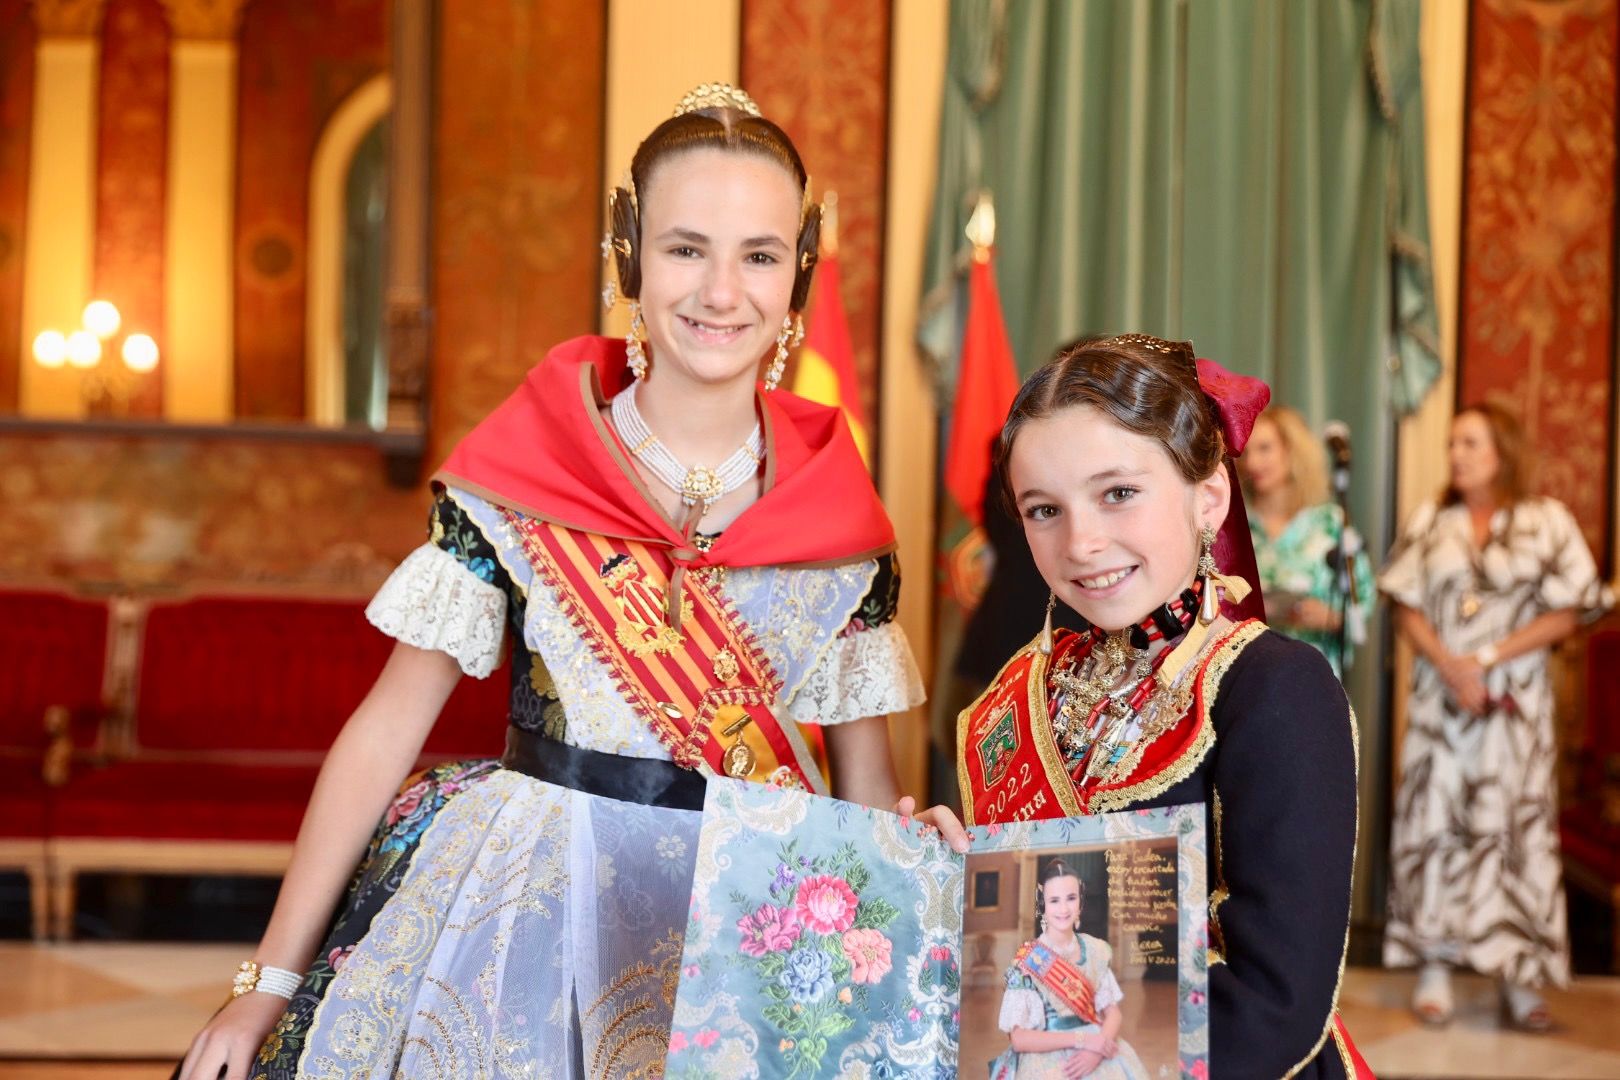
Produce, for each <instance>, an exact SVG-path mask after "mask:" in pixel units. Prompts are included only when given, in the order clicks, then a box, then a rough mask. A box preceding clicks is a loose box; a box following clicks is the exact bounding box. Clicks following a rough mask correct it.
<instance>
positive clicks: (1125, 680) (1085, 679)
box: [1052, 630, 1148, 753]
mask: <svg viewBox="0 0 1620 1080" xmlns="http://www.w3.org/2000/svg"><path fill="white" fill-rule="evenodd" d="M1146 660H1147V654H1146V653H1145V652H1143V651H1141V650H1139V649H1133V648H1132V647H1131V644H1130V634H1129V633H1128V632H1127V631H1123V630H1121V631H1116V632H1114V633H1111V634H1109V635H1108V636H1107V637H1106V638H1104V639H1103V642H1102V645H1101V646H1093V648H1092V650H1091V652H1090V654H1089V655H1087V656H1086V658H1085V659H1084V660H1083V661H1081V664H1080V670H1079V671H1077V670H1075V669H1074V668H1070V669H1067V670H1064V671H1060V672H1057V673H1055V674H1054V675H1053V676H1052V685H1053V686H1054V687H1056V688H1057V690H1058V692H1059V693H1061V694H1063V695H1064V701H1063V705H1062V707H1061V708H1059V709H1058V714H1057V717H1056V718H1055V719H1054V720H1053V722H1052V728H1053V731H1054V732H1055V733H1056V734H1057V737H1058V741H1059V743H1060V744H1061V745H1062V746H1063V748H1064V749H1065V750H1066V751H1069V752H1071V753H1072V752H1076V751H1079V750H1082V749H1083V748H1084V746H1085V743H1086V742H1087V741H1088V739H1087V736H1088V735H1089V734H1090V732H1089V731H1088V730H1087V721H1088V720H1090V719H1091V713H1092V710H1093V709H1095V708H1096V707H1097V705H1098V704H1099V703H1100V702H1101V701H1103V699H1105V698H1108V697H1113V698H1114V701H1113V703H1112V704H1111V705H1110V707H1109V712H1110V714H1113V713H1117V712H1119V711H1120V709H1121V708H1122V707H1123V708H1124V711H1125V712H1126V713H1128V712H1129V711H1130V710H1129V707H1128V706H1127V705H1126V699H1127V698H1128V697H1129V696H1130V693H1131V691H1132V690H1134V689H1135V688H1136V685H1137V684H1138V683H1140V682H1141V681H1142V679H1143V678H1146V677H1147V675H1148V672H1147V671H1146V670H1143V669H1145V668H1146V666H1147V665H1146ZM1082 671H1083V672H1084V674H1081V672H1082Z"/></svg>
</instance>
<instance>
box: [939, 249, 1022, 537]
mask: <svg viewBox="0 0 1620 1080" xmlns="http://www.w3.org/2000/svg"><path fill="white" fill-rule="evenodd" d="M1017 394H1018V374H1017V367H1016V365H1014V363H1013V353H1012V345H1011V344H1010V343H1009V342H1008V340H1007V324H1006V322H1005V320H1003V319H1002V317H1001V297H1000V295H999V294H998V293H997V292H996V276H995V271H994V270H993V269H992V268H991V265H990V259H989V257H988V253H986V254H984V255H982V256H980V257H975V258H974V260H973V268H972V270H971V271H969V274H968V315H967V330H966V331H965V332H964V333H963V335H962V362H961V365H960V368H959V370H958V374H957V379H956V401H955V402H954V403H953V404H952V406H951V441H950V446H949V448H948V449H947V450H946V451H945V487H946V489H947V490H949V491H950V493H951V497H952V498H954V499H955V500H956V504H957V505H958V506H960V507H961V508H962V513H963V514H965V515H967V518H968V520H969V521H971V522H972V523H973V524H974V525H976V526H977V525H983V524H984V485H985V481H986V480H988V479H989V477H990V449H991V442H992V440H994V439H995V437H996V435H997V433H999V432H1000V431H1001V425H1002V423H1003V422H1004V421H1005V420H1006V419H1007V411H1008V410H1009V409H1010V408H1012V403H1013V398H1014V397H1015V396H1017Z"/></svg>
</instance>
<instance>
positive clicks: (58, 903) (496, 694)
mask: <svg viewBox="0 0 1620 1080" xmlns="http://www.w3.org/2000/svg"><path fill="white" fill-rule="evenodd" d="M41 595H45V594H19V593H0V605H4V606H5V607H6V608H8V614H9V609H13V608H15V607H16V606H17V605H18V604H21V605H23V607H22V608H21V609H19V610H24V611H26V612H27V615H28V617H27V618H26V620H19V619H13V618H6V619H0V624H3V625H4V627H5V629H4V630H0V635H14V636H17V637H18V639H19V643H21V644H26V645H27V649H16V650H13V649H7V650H6V651H5V652H3V653H0V657H3V659H0V675H3V678H0V683H4V684H5V686H6V689H5V691H4V694H5V698H4V705H5V708H6V717H7V726H6V728H5V729H4V731H5V737H4V740H3V741H4V743H5V744H6V745H5V748H4V749H5V752H6V753H7V754H10V755H12V756H16V757H18V758H20V759H21V760H24V761H25V762H26V763H27V764H28V768H26V769H17V770H12V771H14V772H16V773H19V774H26V776H27V779H25V780H24V781H23V782H21V783H19V784H18V785H15V786H13V787H11V788H10V790H7V791H5V793H4V794H3V795H0V799H4V800H6V801H5V802H3V803H0V829H3V831H0V853H4V852H6V851H8V850H13V849H14V850H13V854H12V855H11V862H10V863H9V865H11V866H21V867H23V868H24V869H25V870H27V871H28V872H29V873H30V875H31V881H35V880H37V881H39V882H42V883H43V882H47V881H48V890H49V897H48V898H46V897H45V896H44V895H43V890H44V889H45V888H46V887H47V886H46V885H45V884H39V885H36V886H35V887H34V890H33V899H34V908H35V911H34V915H35V931H36V934H38V933H41V932H42V931H43V930H44V929H45V922H44V920H45V919H46V916H47V913H48V916H49V921H50V926H49V930H50V932H51V933H53V934H54V936H57V937H67V936H70V935H71V932H72V924H73V918H74V908H75V899H76V885H77V879H78V876H79V875H80V874H82V873H86V872H133V873H176V874H181V873H220V874H265V875H279V874H281V873H282V871H283V870H284V869H285V867H286V862H287V858H288V856H289V855H290V853H291V848H292V841H293V839H294V837H295V836H296V834H297V831H298V826H299V823H300V822H301V820H302V818H303V813H304V808H305V805H306V804H307V802H308V800H309V796H310V792H311V790H312V789H313V787H314V783H315V777H316V774H317V772H318V771H319V768H320V763H321V760H322V758H323V756H324V754H325V751H326V748H327V747H328V746H329V745H330V744H331V742H332V739H333V738H334V737H335V736H336V734H337V732H338V730H339V729H340V728H341V727H342V725H343V722H344V721H345V720H346V719H347V718H348V716H349V714H350V713H351V712H352V711H353V709H354V707H355V706H356V705H358V704H359V702H360V700H361V699H362V698H363V697H364V696H365V693H366V691H367V690H368V689H369V687H370V685H371V683H372V681H373V680H374V679H375V678H376V676H377V673H378V671H380V670H381V668H382V666H383V663H384V661H385V660H386V659H387V657H388V654H389V652H390V650H391V649H392V648H393V642H392V640H391V639H389V638H388V637H386V636H385V635H383V634H382V633H380V632H378V631H377V630H376V629H375V628H373V627H372V626H371V625H370V624H369V623H367V622H366V620H365V616H364V603H363V602H362V601H359V600H353V599H346V600H322V599H306V598H297V597H270V596H238V595H203V596H195V597H191V598H187V599H183V600H150V601H140V602H138V603H135V602H130V601H120V602H114V603H113V604H112V605H109V604H108V603H107V602H100V603H97V602H93V601H83V600H74V599H72V598H70V597H60V596H58V597H54V598H49V599H41V598H39V596H41ZM25 624H32V625H34V626H37V627H44V628H45V629H44V630H42V631H40V632H37V633H32V634H31V633H29V632H26V631H25V630H19V629H18V627H19V625H25ZM109 625H111V626H112V627H113V630H112V632H111V633H109V632H108V627H109ZM96 627H99V636H98V635H97V633H96V632H95V630H96ZM8 644H10V642H9V640H8V638H7V637H5V636H0V648H4V647H5V646H6V645H8ZM507 671H508V669H506V668H504V667H503V668H502V669H500V670H498V671H496V672H495V673H493V674H492V675H490V676H489V678H487V679H463V680H462V681H461V683H460V684H459V685H458V686H457V688H456V690H455V692H454V693H453V694H452V695H451V697H450V700H449V702H448V703H447V704H446V706H445V710H444V712H443V713H442V714H441V716H440V718H439V722H438V724H437V725H436V726H435V728H434V730H433V732H432V734H431V735H430V736H429V739H428V743H427V745H426V746H425V747H424V750H423V754H422V758H421V762H422V763H423V764H426V763H431V762H434V761H442V760H446V759H449V758H454V757H489V756H495V755H497V754H499V753H500V751H501V748H502V745H503V740H504V737H505V730H504V728H505V717H506V713H507V698H508V680H509V676H508V673H507ZM104 673H105V674H104ZM87 676H93V677H87ZM65 687H71V688H73V690H72V693H68V692H67V691H65V690H64V689H62V688H65ZM47 705H55V706H64V707H66V708H67V709H68V710H70V712H71V714H72V716H73V717H74V718H75V722H74V723H73V725H72V728H73V730H74V731H76V732H81V733H82V734H81V735H80V736H79V738H78V752H77V753H72V754H70V753H68V752H67V748H65V747H62V746H61V745H60V737H59V738H58V749H57V750H56V751H55V753H54V755H53V754H52V753H51V751H50V750H49V740H47V739H46V738H45V737H44V734H43V732H44V728H43V712H44V709H45V707H46V706H47ZM53 716H57V717H60V711H58V712H57V713H54V714H53ZM30 717H31V718H32V719H31V720H29V719H28V718H30ZM24 720H28V722H27V723H24V722H23V721H24ZM97 721H99V723H98V722H97ZM30 724H31V727H30V726H29V725H30ZM58 726H61V724H60V720H58ZM14 730H15V734H13V731H14ZM36 731H37V732H38V733H39V734H38V735H35V734H34V732H36ZM28 740H32V741H31V742H29V741H28ZM12 742H16V743H17V745H16V746H11V745H10V744H11V743H12ZM70 759H71V760H70ZM47 760H50V761H53V762H54V764H55V769H54V773H55V775H54V776H52V777H51V779H50V781H49V782H47V780H46V776H45V774H46V772H47V771H48V770H47V768H46V765H47ZM12 833H15V834H17V835H16V836H15V837H13V836H12V835H11V834H12ZM0 865H3V864H0Z"/></svg>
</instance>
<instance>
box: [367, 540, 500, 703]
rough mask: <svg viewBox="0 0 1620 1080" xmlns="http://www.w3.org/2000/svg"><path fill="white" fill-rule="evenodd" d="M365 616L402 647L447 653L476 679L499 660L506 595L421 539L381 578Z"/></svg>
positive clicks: (481, 676)
mask: <svg viewBox="0 0 1620 1080" xmlns="http://www.w3.org/2000/svg"><path fill="white" fill-rule="evenodd" d="M366 618H367V619H369V620H370V621H371V624H372V625H373V626H375V627H376V628H377V629H379V630H381V631H382V632H383V633H385V634H387V635H388V636H389V637H391V638H394V639H396V640H398V641H403V642H404V643H405V644H407V645H414V646H416V647H417V648H419V649H437V650H439V651H440V652H444V653H449V654H450V655H451V656H453V657H455V660H456V663H458V664H460V665H461V670H462V671H464V672H466V673H467V674H468V675H472V676H475V677H477V678H480V679H482V678H484V677H485V676H486V675H488V674H489V673H490V672H492V671H494V670H495V667H496V665H497V664H498V663H499V662H500V657H501V644H502V635H503V633H504V631H505V625H506V624H505V620H506V594H505V593H504V592H502V591H501V590H500V589H499V588H498V587H497V586H495V585H492V584H490V583H489V582H487V581H484V580H483V579H482V578H480V577H479V576H478V575H477V574H476V573H475V572H473V571H472V570H470V569H468V567H467V564H466V563H463V562H462V561H461V560H459V559H457V558H456V557H455V556H454V555H452V554H451V553H450V552H448V551H446V550H444V549H443V548H442V547H438V546H436V545H434V544H432V543H427V544H423V545H422V546H421V547H419V548H417V549H416V550H415V551H413V552H411V553H410V554H409V555H407V556H406V557H405V561H404V562H402V563H400V564H399V566H398V568H397V569H395V570H394V572H393V573H392V574H390V575H389V577H388V580H387V581H385V582H383V587H382V588H381V589H379V590H377V595H376V596H374V597H372V600H371V603H370V604H368V605H366Z"/></svg>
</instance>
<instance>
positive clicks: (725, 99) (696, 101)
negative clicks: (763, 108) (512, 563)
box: [673, 82, 759, 116]
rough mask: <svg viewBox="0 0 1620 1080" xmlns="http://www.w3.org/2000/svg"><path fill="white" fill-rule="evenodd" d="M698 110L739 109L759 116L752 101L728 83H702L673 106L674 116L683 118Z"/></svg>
mask: <svg viewBox="0 0 1620 1080" xmlns="http://www.w3.org/2000/svg"><path fill="white" fill-rule="evenodd" d="M699 109H740V110H741V111H743V112H745V113H747V114H748V115H749V116H758V115H759V106H758V105H756V104H754V99H753V98H751V97H749V96H748V95H747V93H745V92H744V91H742V90H741V89H739V88H737V87H735V86H732V85H731V84H730V83H720V82H717V83H703V84H701V85H699V86H697V87H694V88H693V89H692V91H691V92H690V93H688V94H687V95H686V96H685V97H683V98H681V100H680V101H679V102H677V103H676V105H675V112H674V114H673V115H675V116H685V115H686V114H687V113H689V112H697V111H698V110H699Z"/></svg>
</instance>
